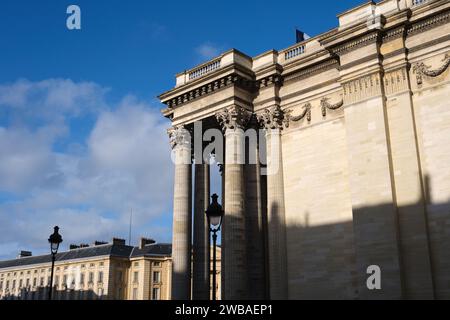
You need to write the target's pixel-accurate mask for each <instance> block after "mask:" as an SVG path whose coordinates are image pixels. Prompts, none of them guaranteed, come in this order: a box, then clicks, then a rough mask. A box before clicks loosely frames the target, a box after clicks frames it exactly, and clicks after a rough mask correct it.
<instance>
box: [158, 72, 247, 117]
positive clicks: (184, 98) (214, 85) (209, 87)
mask: <svg viewBox="0 0 450 320" xmlns="http://www.w3.org/2000/svg"><path fill="white" fill-rule="evenodd" d="M232 85H236V86H238V87H240V88H242V89H245V90H248V91H254V90H255V82H254V81H253V80H250V79H247V78H244V77H242V76H241V75H239V74H237V73H233V74H230V75H227V76H225V77H222V78H219V79H217V80H214V81H212V82H209V83H206V84H204V85H202V86H200V87H196V88H194V89H192V90H190V91H187V92H185V93H183V94H181V95H178V96H176V97H174V98H172V99H170V100H167V101H165V102H164V103H165V104H166V105H167V107H168V108H169V109H173V108H176V107H179V106H181V105H183V104H185V103H188V102H191V101H193V100H197V99H198V98H201V97H205V96H207V95H209V94H211V93H213V92H216V91H218V90H221V89H224V88H228V87H230V86H232Z"/></svg>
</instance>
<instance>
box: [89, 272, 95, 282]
mask: <svg viewBox="0 0 450 320" xmlns="http://www.w3.org/2000/svg"><path fill="white" fill-rule="evenodd" d="M93 282H94V273H93V272H89V283H93Z"/></svg>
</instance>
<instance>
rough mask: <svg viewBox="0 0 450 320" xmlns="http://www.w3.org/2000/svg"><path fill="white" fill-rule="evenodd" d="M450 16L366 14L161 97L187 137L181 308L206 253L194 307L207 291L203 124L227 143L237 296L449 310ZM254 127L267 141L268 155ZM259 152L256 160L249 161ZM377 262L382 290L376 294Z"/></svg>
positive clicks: (230, 62)
mask: <svg viewBox="0 0 450 320" xmlns="http://www.w3.org/2000/svg"><path fill="white" fill-rule="evenodd" d="M449 16H450V2H449V1H447V0H434V1H432V0H429V1H418V0H384V1H379V2H377V3H374V2H366V3H365V4H362V5H360V6H358V7H356V8H353V9H351V10H348V11H346V12H344V13H342V14H340V15H338V20H339V26H338V27H337V28H335V29H333V30H331V31H328V32H326V33H324V34H320V35H318V36H316V37H313V38H310V39H307V40H306V41H303V42H301V43H297V44H295V45H293V46H292V47H289V48H287V49H283V50H281V51H275V50H270V51H268V52H265V53H262V54H260V55H258V56H256V57H249V56H247V55H245V54H243V53H241V52H239V51H237V50H230V51H227V52H225V53H224V54H222V55H221V56H219V57H217V58H215V59H212V60H211V61H208V62H206V63H204V64H202V65H200V66H198V67H196V68H194V69H191V70H188V71H185V72H183V73H180V74H178V75H177V76H176V86H175V88H173V89H171V90H170V91H168V92H166V93H164V94H162V95H161V96H160V99H161V101H162V102H163V103H164V104H165V105H166V106H167V107H166V108H165V109H164V110H163V115H164V116H165V117H167V118H169V119H170V120H171V121H172V124H173V129H171V130H169V133H170V137H171V142H172V147H173V154H174V159H175V189H174V208H173V210H174V212H173V221H174V226H173V277H172V278H173V283H172V284H173V289H172V297H173V298H175V299H188V298H190V297H191V282H190V277H189V275H190V268H191V259H190V258H191V256H190V250H191V246H192V245H191V244H192V243H193V252H194V255H193V268H194V272H193V284H194V286H193V291H192V295H193V298H195V299H202V298H205V292H208V290H207V288H208V281H207V279H208V277H207V273H208V270H207V263H206V261H208V257H207V252H206V249H205V248H207V247H208V237H207V227H206V225H205V224H206V221H205V215H204V211H205V209H206V206H207V203H208V200H207V199H208V198H209V166H208V164H205V163H202V162H201V161H198V159H196V161H195V162H192V158H193V157H192V154H193V149H195V148H198V143H197V144H195V143H194V141H193V139H192V134H189V133H192V132H193V130H192V129H193V127H194V126H195V123H198V122H201V124H202V128H203V130H206V129H208V128H220V129H222V130H223V132H224V136H225V138H224V140H225V147H224V151H225V157H224V158H225V159H224V163H222V164H221V167H222V177H223V178H222V180H223V183H222V186H223V188H222V196H223V197H222V198H223V201H222V202H223V205H224V208H225V218H224V224H223V232H222V250H223V253H222V270H223V272H222V274H223V277H222V297H223V298H224V299H247V298H251V299H260V298H271V299H311V298H313V299H314V298H324V299H328V298H330V299H335V298H337V299H377V298H384V299H416V298H425V299H433V298H436V299H449V298H450V254H449V253H450V74H449V73H450V68H449V65H450V23H449ZM249 127H252V128H258V127H259V128H263V129H265V133H266V134H265V136H259V140H258V143H257V144H256V146H255V144H254V143H249V142H248V141H247V139H246V136H245V134H244V133H243V131H242V130H246V129H247V128H249ZM241 129H242V130H241ZM242 144H246V147H245V149H244V150H243V149H242V148H236V145H242ZM201 146H202V145H201V144H200V147H201ZM259 149H260V150H262V151H265V152H261V153H257V151H258V150H259ZM216 151H217V150H216ZM243 151H245V155H242V154H241V153H242V152H243ZM252 153H257V154H259V157H260V159H259V160H260V161H258V163H256V164H254V163H251V164H250V163H247V162H246V163H241V162H239V161H236V159H237V158H242V157H246V155H247V154H252ZM278 164H280V165H279V166H277V165H278ZM274 166H277V167H276V168H274ZM193 169H194V171H195V172H194V181H192V170H193ZM263 171H267V174H263ZM193 188H194V190H195V192H194V199H192V190H193ZM192 212H193V214H192ZM192 217H193V219H192ZM192 223H193V226H192ZM191 230H193V234H192V232H191ZM371 265H377V266H379V267H380V268H381V290H369V289H368V288H367V285H366V281H367V278H368V276H369V275H368V274H367V268H368V267H369V266H371Z"/></svg>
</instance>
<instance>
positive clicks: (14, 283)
mask: <svg viewBox="0 0 450 320" xmlns="http://www.w3.org/2000/svg"><path fill="white" fill-rule="evenodd" d="M15 288H16V280H13V282H12V289H13V290H14V289H15Z"/></svg>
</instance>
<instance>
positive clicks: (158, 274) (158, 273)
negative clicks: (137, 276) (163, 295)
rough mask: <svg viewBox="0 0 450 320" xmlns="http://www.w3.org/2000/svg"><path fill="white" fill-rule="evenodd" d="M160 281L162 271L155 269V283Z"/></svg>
mask: <svg viewBox="0 0 450 320" xmlns="http://www.w3.org/2000/svg"><path fill="white" fill-rule="evenodd" d="M160 282H161V272H159V271H153V283H160Z"/></svg>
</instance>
